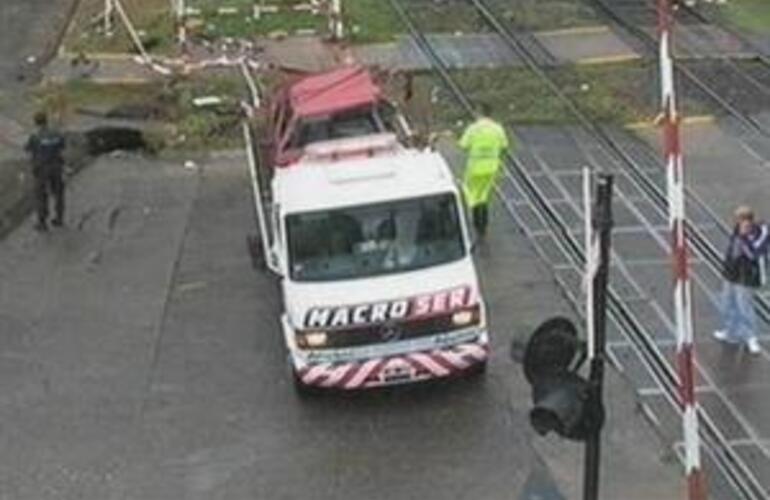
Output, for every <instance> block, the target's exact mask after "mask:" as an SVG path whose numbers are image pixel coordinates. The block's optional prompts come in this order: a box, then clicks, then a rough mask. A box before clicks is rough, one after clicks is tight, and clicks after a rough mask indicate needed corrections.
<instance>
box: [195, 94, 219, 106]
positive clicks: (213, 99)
mask: <svg viewBox="0 0 770 500" xmlns="http://www.w3.org/2000/svg"><path fill="white" fill-rule="evenodd" d="M192 102H193V105H194V106H196V107H198V108H203V107H206V106H219V105H220V104H222V98H221V97H219V96H216V95H207V96H203V97H196V98H195V99H193V101H192Z"/></svg>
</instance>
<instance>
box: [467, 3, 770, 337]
mask: <svg viewBox="0 0 770 500" xmlns="http://www.w3.org/2000/svg"><path fill="white" fill-rule="evenodd" d="M470 1H471V2H472V3H473V4H474V5H476V6H477V8H478V9H479V13H480V15H482V16H483V17H484V19H485V20H486V21H487V22H488V23H489V24H490V25H491V26H493V27H494V29H495V31H496V32H497V33H498V34H499V35H500V37H501V39H502V40H504V41H505V43H506V44H508V46H509V47H510V48H511V49H512V50H513V51H514V52H515V53H516V54H517V55H518V56H519V57H520V58H521V59H522V61H524V63H525V64H526V65H527V67H528V68H529V69H530V70H531V71H532V72H533V73H535V74H536V75H537V76H538V77H539V78H540V79H542V81H543V83H544V84H545V85H547V86H548V88H549V89H550V90H551V92H552V93H553V94H554V95H555V96H556V97H558V98H559V99H560V100H561V101H562V102H563V103H564V104H565V105H566V106H567V108H568V109H569V110H570V112H571V113H572V114H573V116H575V117H576V118H577V119H578V121H579V123H580V124H581V125H582V126H583V127H584V128H585V129H586V130H587V131H589V132H590V133H591V134H592V135H593V136H594V137H596V138H598V139H599V141H600V142H601V144H602V145H603V146H604V147H605V148H606V150H607V151H608V152H609V153H610V154H611V155H612V156H613V157H615V158H616V159H617V160H619V161H620V162H621V163H622V165H623V166H624V167H625V168H626V171H627V172H628V173H629V175H630V176H631V177H632V178H633V179H634V181H635V182H637V183H638V185H639V186H640V188H642V189H643V190H644V192H645V193H646V194H647V195H648V196H649V197H650V199H651V200H653V201H654V203H655V205H656V206H657V208H658V211H659V213H660V214H661V215H663V216H667V215H668V199H667V195H666V187H665V186H664V185H657V184H656V183H655V181H654V180H653V179H652V178H651V177H650V176H649V175H648V174H647V173H645V172H643V171H642V170H641V169H640V168H639V167H638V165H637V161H636V160H635V158H634V156H632V155H631V154H629V153H628V151H627V150H626V148H624V147H623V146H621V145H620V144H619V143H618V141H617V140H616V139H615V138H613V137H612V136H611V135H610V134H608V133H607V131H606V130H605V129H604V128H603V127H602V126H601V125H600V124H598V123H596V122H594V121H592V120H591V119H589V118H588V117H587V116H586V115H585V114H584V113H583V112H582V111H580V109H579V107H578V104H577V103H576V102H575V101H574V100H573V99H571V98H570V97H568V96H567V95H566V94H565V93H564V92H562V91H561V89H560V88H559V87H558V85H557V84H556V83H555V82H554V81H553V79H552V78H550V76H549V75H548V73H547V72H546V71H545V70H544V68H543V67H542V66H541V65H540V64H539V63H538V58H536V57H533V55H532V54H531V53H530V52H529V51H528V49H527V46H526V45H525V44H523V43H521V41H520V37H519V34H518V33H517V32H515V31H513V30H512V29H510V27H508V26H506V25H505V23H503V22H501V21H500V20H499V18H498V17H497V16H495V15H494V12H493V11H492V10H491V9H490V8H489V6H488V5H487V4H486V3H485V2H483V1H482V0H470ZM595 1H603V0H595ZM656 164H658V162H657V161H656ZM686 194H687V199H688V200H692V201H695V202H696V203H697V205H698V207H699V209H700V210H701V211H703V212H704V213H705V214H707V216H708V218H709V219H710V222H711V223H713V224H715V225H716V226H718V227H719V228H720V229H721V230H722V232H723V233H724V234H725V235H728V234H730V232H731V228H729V227H728V226H727V225H725V224H724V222H722V221H721V219H720V218H719V217H717V215H716V214H714V212H713V211H712V210H710V209H709V207H708V206H707V205H706V203H704V202H703V201H702V200H700V199H699V198H698V197H697V196H696V195H695V193H693V192H691V191H690V190H688V191H687V193H686ZM688 231H689V232H688V236H689V237H690V241H691V243H692V245H693V248H694V249H695V250H696V251H697V252H698V254H700V255H701V256H702V257H703V258H704V259H706V261H707V263H708V264H709V266H710V267H711V268H712V270H715V271H717V272H718V271H719V270H720V269H721V265H722V264H721V262H722V253H721V249H719V248H717V247H716V246H715V245H714V244H713V243H712V242H711V241H709V239H708V237H706V236H705V235H704V234H703V233H702V232H701V231H699V230H698V228H696V227H694V226H692V225H690V226H689V227H688ZM755 304H756V306H757V311H758V313H759V315H760V317H761V318H762V320H763V321H764V322H765V323H766V324H769V325H770V301H768V300H767V299H765V298H763V297H759V296H758V297H757V298H756V300H755Z"/></svg>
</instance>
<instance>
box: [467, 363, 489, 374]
mask: <svg viewBox="0 0 770 500" xmlns="http://www.w3.org/2000/svg"><path fill="white" fill-rule="evenodd" d="M485 373H487V362H486V361H482V362H481V363H476V364H475V365H473V366H472V367H470V368H469V369H468V376H469V377H483V376H484V374H485Z"/></svg>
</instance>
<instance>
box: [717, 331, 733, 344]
mask: <svg viewBox="0 0 770 500" xmlns="http://www.w3.org/2000/svg"><path fill="white" fill-rule="evenodd" d="M714 338H715V339H717V340H719V341H721V342H729V341H730V337H728V336H727V330H715V331H714Z"/></svg>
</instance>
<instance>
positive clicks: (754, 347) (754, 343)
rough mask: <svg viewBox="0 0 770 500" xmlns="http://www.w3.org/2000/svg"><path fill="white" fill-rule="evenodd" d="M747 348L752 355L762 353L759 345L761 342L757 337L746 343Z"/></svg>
mask: <svg viewBox="0 0 770 500" xmlns="http://www.w3.org/2000/svg"><path fill="white" fill-rule="evenodd" d="M746 347H747V348H748V349H749V352H750V353H751V354H759V353H760V352H762V347H761V346H760V345H759V340H757V338H756V337H752V338H750V339H749V340H747V341H746Z"/></svg>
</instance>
